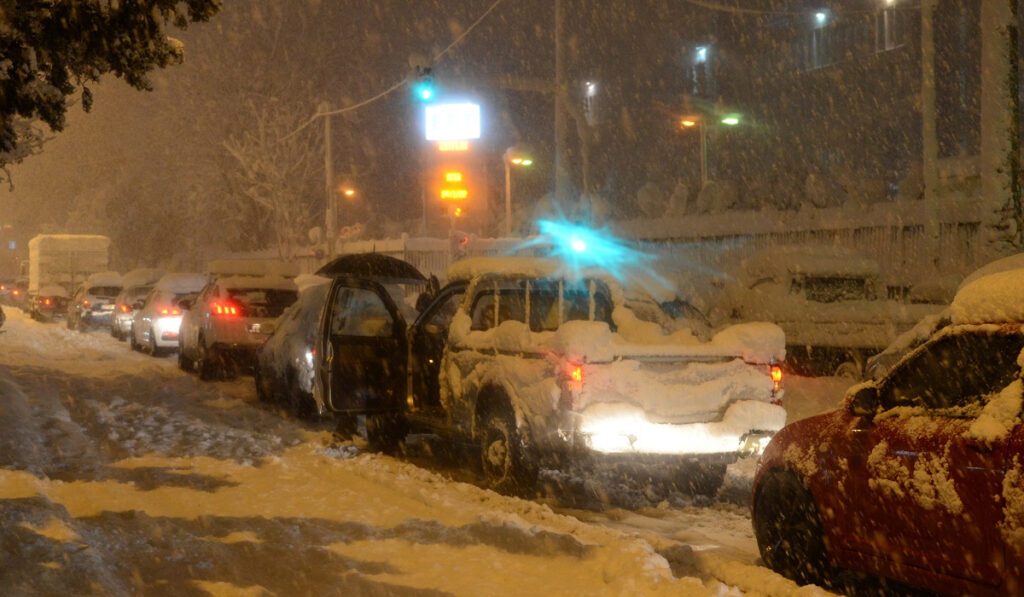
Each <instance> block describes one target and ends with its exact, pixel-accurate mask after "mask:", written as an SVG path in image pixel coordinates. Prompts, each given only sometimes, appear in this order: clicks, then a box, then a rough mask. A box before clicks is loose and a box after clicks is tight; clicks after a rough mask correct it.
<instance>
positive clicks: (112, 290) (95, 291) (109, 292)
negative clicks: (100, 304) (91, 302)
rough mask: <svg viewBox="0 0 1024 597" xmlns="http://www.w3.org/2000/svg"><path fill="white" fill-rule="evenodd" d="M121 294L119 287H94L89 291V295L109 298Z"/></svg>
mask: <svg viewBox="0 0 1024 597" xmlns="http://www.w3.org/2000/svg"><path fill="white" fill-rule="evenodd" d="M119 292H121V288H120V287H119V286H93V287H92V288H90V289H89V294H91V295H93V296H102V297H107V298H114V297H116V296H117V294H118V293H119Z"/></svg>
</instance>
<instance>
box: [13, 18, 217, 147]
mask: <svg viewBox="0 0 1024 597" xmlns="http://www.w3.org/2000/svg"><path fill="white" fill-rule="evenodd" d="M219 7H220V2H219V0H134V1H132V2H113V1H111V0H78V1H76V2H52V1H46V0H30V1H26V2H15V1H14V0H3V1H2V2H0V57H2V60H0V166H3V165H5V164H7V163H10V162H11V161H17V160H18V159H19V157H24V155H26V154H25V151H26V150H25V149H24V148H22V149H20V150H19V145H21V144H22V143H26V144H28V145H32V144H33V143H35V141H36V140H37V139H38V137H33V136H27V137H26V136H25V135H24V133H26V130H25V128H24V127H23V126H19V125H18V119H19V118H20V119H28V120H36V119H38V120H42V121H43V122H45V123H46V124H47V125H48V126H49V127H50V129H52V130H54V131H60V130H62V129H63V128H64V116H65V114H66V112H67V107H68V103H69V102H68V98H69V96H71V95H73V94H74V93H75V92H76V91H77V89H78V88H79V87H80V88H81V90H82V96H81V101H82V107H83V108H84V109H86V110H89V108H90V107H91V105H92V93H91V92H90V90H89V87H88V84H89V83H92V82H96V81H98V80H99V78H100V76H101V75H104V74H107V73H113V74H114V75H116V76H118V77H120V78H122V79H124V80H125V81H126V82H127V83H128V84H129V85H131V86H133V87H135V88H137V89H150V82H149V79H148V77H147V75H148V73H149V72H150V71H152V70H153V69H154V68H157V67H159V68H163V67H166V66H168V65H171V64H175V63H178V62H180V61H181V59H182V56H183V52H184V50H183V47H182V44H181V42H179V41H178V40H175V39H173V38H171V37H168V36H166V35H165V34H164V29H166V28H167V27H168V26H169V25H173V26H175V27H179V28H185V27H186V26H187V25H188V24H189V23H192V22H200V21H206V20H208V19H209V18H210V17H212V16H213V15H214V14H216V12H217V10H218V9H219ZM31 151H32V150H31V149H29V150H28V152H29V153H31Z"/></svg>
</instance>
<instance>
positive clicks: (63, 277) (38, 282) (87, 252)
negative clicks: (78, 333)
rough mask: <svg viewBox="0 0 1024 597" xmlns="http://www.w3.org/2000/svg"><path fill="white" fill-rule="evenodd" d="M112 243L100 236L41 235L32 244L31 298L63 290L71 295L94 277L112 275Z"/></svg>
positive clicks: (29, 270)
mask: <svg viewBox="0 0 1024 597" xmlns="http://www.w3.org/2000/svg"><path fill="white" fill-rule="evenodd" d="M109 252H110V239H109V238H107V237H106V236H100V235H97V234H40V235H37V236H35V237H34V238H32V240H30V241H28V263H29V266H28V294H29V297H34V296H35V295H36V294H38V293H39V289H40V288H43V287H45V286H51V285H59V286H63V287H64V288H65V289H66V290H67V291H68V294H69V295H70V294H71V293H72V292H74V290H75V289H76V288H77V287H78V286H79V285H80V284H81V283H82V282H84V281H85V280H86V279H87V278H88V277H89V276H90V275H92V274H96V273H99V272H105V271H108V270H109V269H110V268H109V267H108V261H109Z"/></svg>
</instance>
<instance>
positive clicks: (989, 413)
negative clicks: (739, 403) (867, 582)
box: [751, 269, 1024, 595]
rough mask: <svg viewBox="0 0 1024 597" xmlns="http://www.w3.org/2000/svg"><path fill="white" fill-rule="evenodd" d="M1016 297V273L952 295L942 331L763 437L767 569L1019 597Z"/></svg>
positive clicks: (1023, 589)
mask: <svg viewBox="0 0 1024 597" xmlns="http://www.w3.org/2000/svg"><path fill="white" fill-rule="evenodd" d="M1022 293H1024V270H1020V269H1018V270H1013V271H1004V272H1001V273H995V274H991V275H987V276H984V277H980V278H977V279H976V280H974V281H973V282H971V283H968V284H967V285H965V286H963V287H961V289H960V290H959V291H958V293H957V295H956V297H955V298H954V300H953V302H952V304H951V305H950V307H949V311H948V320H949V322H948V324H945V325H940V326H936V327H935V331H934V332H933V333H932V334H931V336H930V337H929V338H928V339H927V340H926V341H925V342H923V343H921V344H919V345H918V346H917V347H916V348H911V349H910V350H909V351H908V352H906V354H905V355H904V356H903V357H902V358H901V359H900V360H899V361H898V362H897V363H896V364H895V365H894V366H892V368H891V369H889V370H888V371H887V372H886V373H884V374H883V375H881V377H880V378H879V379H877V380H872V381H867V382H864V383H861V384H859V385H856V386H854V387H852V388H851V389H850V390H849V391H848V394H847V396H846V399H845V401H844V405H843V407H841V408H839V409H837V410H835V411H833V412H829V413H825V414H821V415H818V416H814V417H809V418H806V419H802V420H799V421H796V422H794V423H791V424H790V425H787V426H786V427H785V428H783V429H782V431H780V432H779V433H777V434H776V435H775V438H774V439H773V440H772V441H771V442H770V444H769V445H768V447H767V449H766V450H765V453H764V455H763V456H762V458H761V460H760V463H759V465H758V470H757V473H756V474H755V479H754V486H753V494H752V502H751V507H752V514H753V526H754V531H755V535H756V537H757V543H758V548H759V550H760V553H761V557H762V559H763V560H764V562H765V563H766V564H767V565H768V566H769V567H771V568H772V569H774V570H775V571H777V572H779V573H781V574H783V575H785V576H787V577H789V578H792V579H794V580H797V581H798V582H801V583H812V582H813V583H817V584H822V585H824V586H828V585H829V583H830V582H831V581H832V580H833V579H835V578H836V577H837V575H836V572H837V571H839V570H850V571H853V572H855V573H862V574H863V573H866V574H869V575H873V576H877V577H880V578H883V579H887V581H892V582H895V583H898V584H900V585H909V586H911V587H916V588H920V589H923V590H925V591H930V592H932V593H935V594H942V595H1020V594H1024V423H1022V414H1024V413H1022V403H1024V382H1022V379H1021V376H1022V364H1024V361H1022V360H1021V357H1022V348H1024V325H1022V323H1024V302H1022V301H1021V300H1020V297H1021V296H1022ZM834 588H840V589H841V588H842V587H834Z"/></svg>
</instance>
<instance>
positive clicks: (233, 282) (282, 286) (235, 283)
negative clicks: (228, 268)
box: [217, 276, 296, 290]
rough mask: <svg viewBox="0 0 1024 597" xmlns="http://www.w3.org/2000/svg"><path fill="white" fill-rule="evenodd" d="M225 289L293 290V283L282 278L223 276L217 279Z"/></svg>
mask: <svg viewBox="0 0 1024 597" xmlns="http://www.w3.org/2000/svg"><path fill="white" fill-rule="evenodd" d="M217 284H218V285H219V286H223V287H225V288H242V289H256V288H258V289H261V290H262V289H266V290H269V289H273V290H295V289H296V287H295V282H293V281H292V280H289V279H288V278H285V277H283V276H225V277H222V278H218V279H217Z"/></svg>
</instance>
